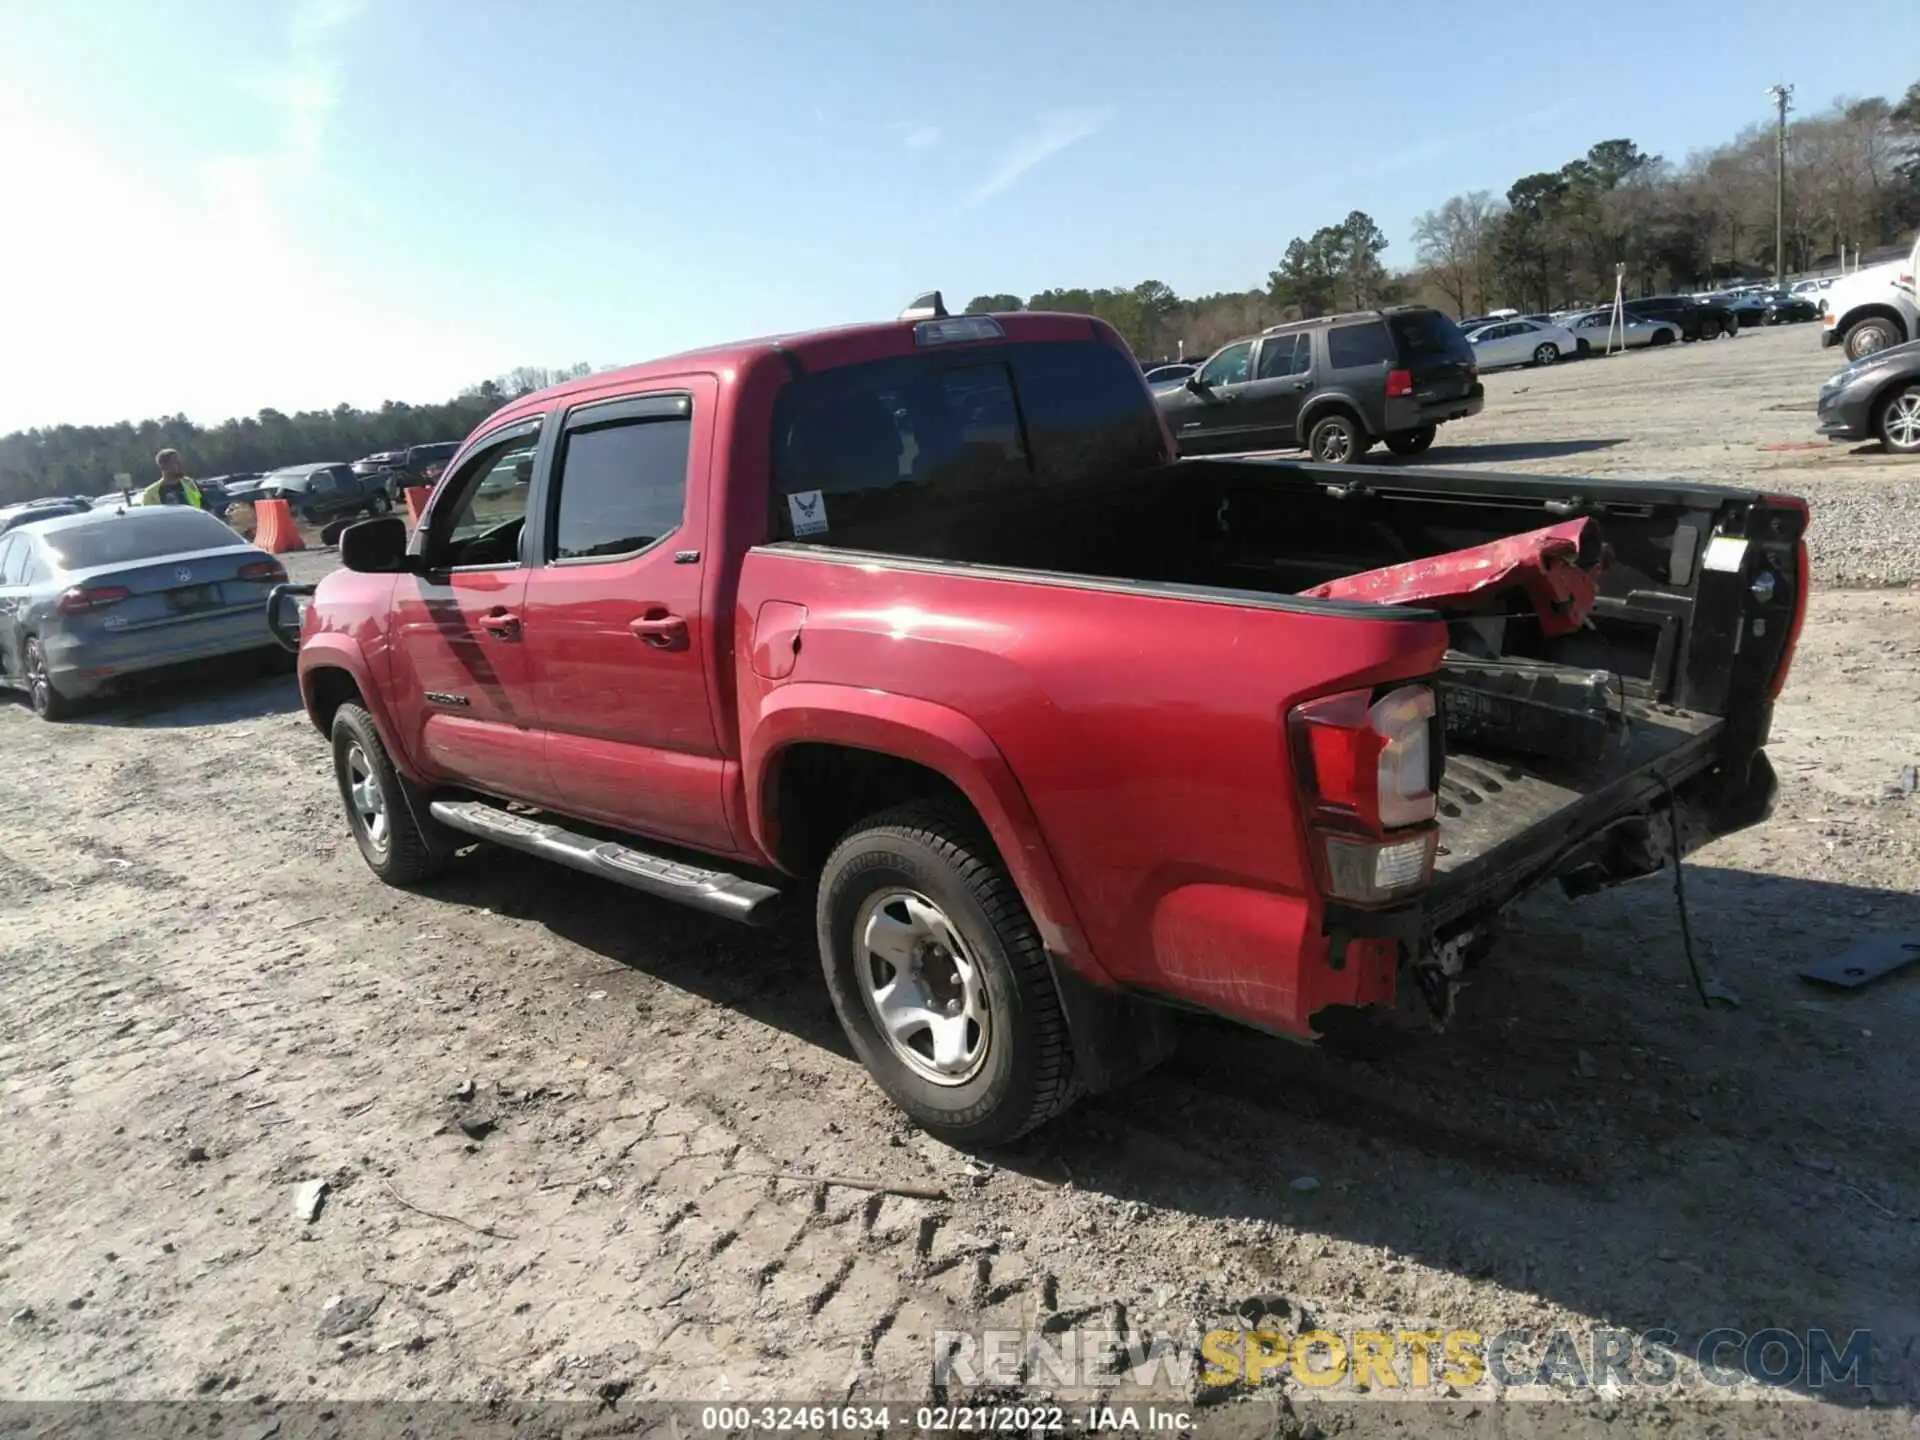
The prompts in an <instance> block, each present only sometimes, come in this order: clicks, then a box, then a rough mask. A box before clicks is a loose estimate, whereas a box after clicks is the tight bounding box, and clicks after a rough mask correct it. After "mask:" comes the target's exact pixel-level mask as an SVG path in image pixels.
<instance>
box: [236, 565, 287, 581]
mask: <svg viewBox="0 0 1920 1440" xmlns="http://www.w3.org/2000/svg"><path fill="white" fill-rule="evenodd" d="M240 578H241V579H242V580H258V581H260V582H261V583H262V584H266V583H267V582H269V581H271V582H272V583H273V584H275V585H278V584H279V583H280V582H281V581H283V580H285V579H286V578H287V567H286V566H284V565H282V564H281V563H280V562H279V561H278V560H249V561H248V562H247V563H246V564H244V565H242V566H241V567H240Z"/></svg>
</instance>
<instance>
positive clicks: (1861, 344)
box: [1843, 315, 1900, 360]
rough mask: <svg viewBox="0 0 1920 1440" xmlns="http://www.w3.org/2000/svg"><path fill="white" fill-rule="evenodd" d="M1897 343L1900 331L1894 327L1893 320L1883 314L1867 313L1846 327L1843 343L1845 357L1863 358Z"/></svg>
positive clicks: (1850, 358) (1852, 358)
mask: <svg viewBox="0 0 1920 1440" xmlns="http://www.w3.org/2000/svg"><path fill="white" fill-rule="evenodd" d="M1899 343H1900V332H1899V331H1898V330H1897V329H1896V328H1894V323H1893V321H1891V320H1889V319H1887V318H1886V317H1885V316H1884V315H1869V316H1868V317H1867V318H1866V319H1864V320H1856V321H1854V323H1853V324H1852V325H1849V326H1848V327H1847V338H1846V340H1845V341H1844V342H1843V345H1844V347H1845V349H1846V352H1847V359H1849V360H1864V359H1865V358H1866V357H1867V356H1869V355H1877V354H1879V353H1880V352H1881V351H1882V350H1890V349H1892V348H1893V347H1894V346H1895V345H1898V344H1899Z"/></svg>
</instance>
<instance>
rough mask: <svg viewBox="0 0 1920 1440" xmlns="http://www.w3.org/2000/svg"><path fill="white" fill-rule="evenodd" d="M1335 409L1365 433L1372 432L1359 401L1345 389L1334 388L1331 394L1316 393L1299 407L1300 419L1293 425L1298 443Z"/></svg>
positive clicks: (1303, 440)
mask: <svg viewBox="0 0 1920 1440" xmlns="http://www.w3.org/2000/svg"><path fill="white" fill-rule="evenodd" d="M1335 410H1338V411H1342V412H1344V413H1345V414H1346V415H1347V416H1348V417H1349V418H1350V419H1352V420H1353V421H1354V423H1355V424H1357V425H1358V426H1359V427H1360V429H1361V430H1362V432H1364V433H1365V434H1368V435H1371V434H1373V427H1372V426H1371V425H1369V424H1367V417H1366V412H1365V411H1363V410H1362V409H1361V408H1360V402H1359V401H1357V400H1355V399H1354V398H1353V397H1352V396H1351V395H1349V394H1347V393H1346V392H1345V391H1341V390H1336V391H1333V392H1332V393H1331V394H1326V395H1316V396H1314V397H1313V398H1312V399H1311V400H1309V401H1308V402H1307V403H1306V404H1305V405H1302V406H1301V407H1300V419H1299V421H1298V422H1297V423H1296V424H1295V426H1294V431H1295V434H1296V435H1297V437H1298V438H1299V441H1300V443H1301V444H1302V445H1304V444H1306V442H1307V436H1309V435H1310V434H1312V433H1313V427H1314V426H1315V425H1318V424H1319V423H1320V422H1321V421H1322V420H1324V419H1326V418H1327V415H1328V414H1329V413H1330V412H1332V411H1335Z"/></svg>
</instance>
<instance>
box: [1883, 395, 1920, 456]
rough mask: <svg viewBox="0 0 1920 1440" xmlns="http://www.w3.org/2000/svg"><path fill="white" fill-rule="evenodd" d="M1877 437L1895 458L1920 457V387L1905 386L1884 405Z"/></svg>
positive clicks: (1884, 401) (1886, 400)
mask: <svg viewBox="0 0 1920 1440" xmlns="http://www.w3.org/2000/svg"><path fill="white" fill-rule="evenodd" d="M1873 429H1874V433H1875V434H1876V435H1878V436H1879V437H1880V443H1881V444H1882V445H1884V446H1886V447H1887V449H1888V450H1889V451H1891V452H1892V453H1893V454H1895V455H1920V385H1903V386H1901V387H1900V388H1899V389H1898V390H1896V391H1894V392H1893V393H1892V394H1891V395H1889V396H1887V398H1886V399H1885V400H1883V401H1881V402H1880V408H1879V410H1878V411H1877V412H1876V413H1875V415H1874V417H1873Z"/></svg>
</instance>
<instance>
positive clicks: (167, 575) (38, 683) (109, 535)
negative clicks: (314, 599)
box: [0, 505, 287, 720]
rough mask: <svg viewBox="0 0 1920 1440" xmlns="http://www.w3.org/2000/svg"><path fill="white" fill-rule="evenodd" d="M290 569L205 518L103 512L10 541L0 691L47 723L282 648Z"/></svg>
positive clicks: (31, 529)
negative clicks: (187, 668)
mask: <svg viewBox="0 0 1920 1440" xmlns="http://www.w3.org/2000/svg"><path fill="white" fill-rule="evenodd" d="M286 578H287V572H286V570H285V568H284V567H283V566H282V565H281V564H280V562H279V561H278V560H276V559H274V558H273V556H271V555H269V554H267V552H266V551H264V550H259V549H256V548H254V547H253V546H251V545H249V544H247V543H246V542H245V541H244V540H242V539H241V538H240V537H239V536H238V535H236V534H234V533H233V531H231V530H229V529H228V528H227V527H226V526H225V525H223V524H221V523H220V522H219V521H218V520H216V519H214V518H213V516H211V515H209V514H207V513H206V512H205V511H203V510H195V509H192V508H189V507H187V506H182V505H167V506H149V507H137V508H135V509H131V510H124V511H106V510H93V511H88V512H86V513H84V514H79V515H63V516H60V517H59V518H57V519H52V520H36V521H33V522H32V523H30V524H26V525H22V526H20V527H19V528H17V529H15V530H13V531H11V532H9V533H8V534H7V536H6V537H5V539H3V540H0V687H4V688H9V689H16V690H24V691H26V692H27V695H28V697H29V699H30V700H31V701H32V703H33V708H34V710H35V711H36V712H37V713H38V714H39V715H41V716H42V717H43V718H45V719H48V720H58V719H60V718H62V717H63V716H64V715H66V714H67V713H68V711H69V710H70V709H71V708H72V706H73V704H74V702H76V701H78V700H81V699H84V698H86V697H88V696H91V695H95V694H98V693H100V692H101V691H104V690H107V689H110V688H112V687H113V686H114V685H115V684H117V683H118V682H119V681H121V680H123V679H125V678H126V677H128V676H133V675H137V674H140V673H142V672H146V671H152V670H156V669H159V668H161V667H163V666H168V665H176V664H182V663H185V662H187V661H192V660H205V659H209V658H211V657H214V656H219V655H229V654H235V653H239V652H243V651H249V650H267V649H271V648H272V647H273V646H274V640H273V636H272V635H271V634H270V633H269V632H268V630H267V622H266V605H265V604H264V601H265V600H266V596H267V591H268V590H269V589H271V588H272V587H273V586H275V585H278V584H280V583H281V582H282V581H284V580H285V579H286Z"/></svg>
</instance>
